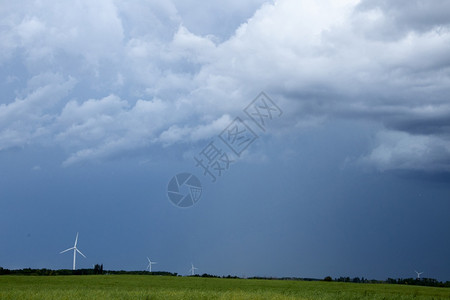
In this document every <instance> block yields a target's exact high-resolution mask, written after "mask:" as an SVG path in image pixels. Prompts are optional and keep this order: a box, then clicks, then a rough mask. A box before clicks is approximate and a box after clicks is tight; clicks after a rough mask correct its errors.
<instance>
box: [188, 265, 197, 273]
mask: <svg viewBox="0 0 450 300" xmlns="http://www.w3.org/2000/svg"><path fill="white" fill-rule="evenodd" d="M195 270H198V268H196V267H194V264H193V263H191V268H190V269H189V271H191V275H192V276H194V275H195Z"/></svg>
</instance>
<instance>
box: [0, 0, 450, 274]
mask: <svg viewBox="0 0 450 300" xmlns="http://www.w3.org/2000/svg"><path fill="white" fill-rule="evenodd" d="M449 11H450V2H449V1H446V0H436V1H425V0H413V1H411V0H409V1H403V0H398V1H382V0H361V1H358V0H341V1H331V0H321V1H313V0H301V1H299V0H277V1H264V0H247V1H237V0H236V1H235V0H233V1H228V2H226V3H224V2H223V1H220V2H219V1H208V3H200V2H199V1H193V0H187V1H184V0H171V1H168V0H161V1H159V0H157V1H113V0H111V1H107V0H105V1H72V2H71V3H70V4H69V3H55V2H54V1H25V2H23V1H16V2H14V1H0V89H1V96H0V213H1V218H0V228H1V229H0V266H2V267H4V268H25V267H32V268H44V267H46V268H70V267H71V263H72V262H71V256H70V255H69V254H61V255H59V254H58V253H59V252H60V251H61V250H64V249H66V248H68V247H71V246H72V245H73V242H74V239H75V235H76V233H77V232H80V237H79V248H80V250H82V251H83V253H84V254H85V255H86V256H87V259H84V258H80V259H79V260H78V265H77V266H78V267H80V268H81V267H91V266H92V264H95V263H103V264H104V266H105V268H106V269H126V270H141V269H145V267H146V265H147V264H146V256H150V257H151V258H152V260H155V261H157V262H158V264H157V265H154V266H153V269H154V270H166V271H171V272H178V273H180V274H186V273H188V270H189V268H190V263H191V262H193V263H194V264H195V265H196V267H198V268H199V269H198V271H199V272H200V273H213V274H217V275H228V274H233V275H238V276H255V275H259V276H297V277H316V278H323V277H325V276H327V275H330V276H333V277H339V276H350V277H354V276H364V277H366V278H377V279H386V278H387V277H413V276H414V275H415V273H414V270H418V271H424V274H423V276H425V277H432V278H437V279H440V280H450V259H449V256H448V253H450V235H449V231H448V229H449V228H450V218H449V214H450V185H449V182H450V98H449V95H450V14H449V13H448V12H449ZM261 91H265V92H266V94H267V95H268V96H269V97H270V98H271V99H272V100H273V103H274V104H276V105H277V106H278V107H279V109H280V113H278V111H277V113H276V114H275V113H274V114H273V118H272V119H270V120H269V119H267V122H266V125H267V126H266V127H265V128H264V129H265V130H261V128H259V127H257V126H255V123H254V122H252V120H251V119H250V118H248V116H247V115H246V114H245V112H244V111H243V109H244V108H245V107H247V106H248V105H249V104H250V103H251V102H252V100H253V99H255V97H256V96H257V95H258V94H259V93H260V92H261ZM281 111H282V114H281ZM280 114H281V115H280ZM236 117H240V118H241V120H243V121H244V124H246V125H247V126H248V127H249V128H250V129H252V132H253V133H254V137H255V139H254V141H253V142H252V143H251V144H249V145H248V147H247V148H246V149H245V151H243V152H242V153H240V154H241V155H240V156H236V155H235V154H234V156H233V153H232V152H231V151H230V150H229V149H227V148H221V150H222V153H226V151H228V155H229V158H230V160H232V161H233V162H232V163H231V164H230V165H229V168H228V169H227V170H224V171H223V172H222V173H221V176H218V178H217V180H216V181H215V182H212V180H211V176H208V174H206V175H205V172H204V171H203V169H202V168H201V167H200V166H196V161H195V160H194V158H196V157H200V155H201V152H202V150H204V149H205V147H207V146H208V145H209V143H210V142H211V141H213V142H214V143H216V144H217V145H219V142H220V141H221V140H220V134H221V133H223V132H226V131H224V130H225V129H226V128H231V127H230V126H232V124H233V123H232V122H233V120H234V119H235V118H236ZM230 124H231V125H230ZM220 145H221V146H223V147H224V145H223V144H220ZM182 172H188V173H192V174H194V175H195V176H197V178H198V179H199V180H200V181H201V183H202V186H203V192H202V196H201V199H200V200H199V201H198V202H197V203H196V204H195V205H193V206H191V207H189V208H184V209H181V208H178V207H176V206H175V205H173V204H172V203H171V202H170V201H169V199H168V195H167V185H168V182H169V180H170V179H171V178H172V177H173V176H174V175H176V174H178V173H182Z"/></svg>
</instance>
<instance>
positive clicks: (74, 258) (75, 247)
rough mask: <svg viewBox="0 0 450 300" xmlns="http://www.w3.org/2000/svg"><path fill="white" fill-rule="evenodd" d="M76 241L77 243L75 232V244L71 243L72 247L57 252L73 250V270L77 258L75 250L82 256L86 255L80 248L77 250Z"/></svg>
mask: <svg viewBox="0 0 450 300" xmlns="http://www.w3.org/2000/svg"><path fill="white" fill-rule="evenodd" d="M77 243H78V232H77V237H76V238H75V244H74V245H73V247H72V248H69V249H66V250H64V251H61V252H59V254H61V253H64V252H67V251H70V250H73V270H75V261H76V259H77V252H78V253H80V254H81V255H82V256H83V257H84V258H86V256H84V254H83V253H81V251H80V250H78V248H77Z"/></svg>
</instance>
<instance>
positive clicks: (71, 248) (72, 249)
mask: <svg viewBox="0 0 450 300" xmlns="http://www.w3.org/2000/svg"><path fill="white" fill-rule="evenodd" d="M73 249H74V247H72V248H69V249H66V250H64V251H61V252H59V254H61V253H64V252H67V251H69V250H73Z"/></svg>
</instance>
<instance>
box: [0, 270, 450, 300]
mask: <svg viewBox="0 0 450 300" xmlns="http://www.w3.org/2000/svg"><path fill="white" fill-rule="evenodd" d="M0 299H11V300H13V299H14V300H16V299H46V300H49V299H58V300H62V299H67V300H69V299H311V300H316V299H317V300H325V299H327V300H336V299H355V300H356V299H380V300H381V299H404V300H410V299H417V300H420V299H430V300H431V299H434V300H439V299H446V300H448V299H450V289H448V288H431V287H419V286H403V285H388V284H354V283H340V282H309V281H282V280H256V279H219V278H199V277H170V276H145V275H98V276H97V275H91V276H14V275H6V276H0Z"/></svg>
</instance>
